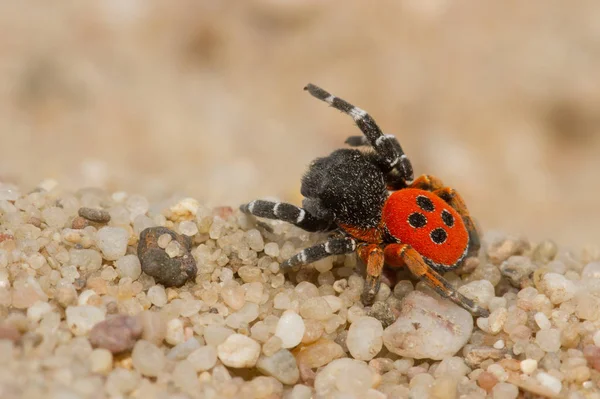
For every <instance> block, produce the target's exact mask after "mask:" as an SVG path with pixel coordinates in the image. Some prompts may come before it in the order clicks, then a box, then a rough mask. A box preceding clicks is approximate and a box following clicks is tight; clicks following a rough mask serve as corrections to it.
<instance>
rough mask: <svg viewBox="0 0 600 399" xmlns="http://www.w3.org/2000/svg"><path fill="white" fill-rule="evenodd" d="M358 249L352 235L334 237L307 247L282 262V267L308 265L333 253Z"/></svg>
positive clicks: (341, 253) (340, 253)
mask: <svg viewBox="0 0 600 399" xmlns="http://www.w3.org/2000/svg"><path fill="white" fill-rule="evenodd" d="M355 250H356V240H354V239H353V238H350V237H343V238H332V239H330V240H328V241H326V242H324V243H321V244H318V245H315V246H312V247H309V248H306V249H304V250H302V251H300V252H298V253H297V254H296V255H294V256H292V257H291V258H289V259H287V260H286V261H284V262H283V263H282V264H281V268H282V269H287V268H290V267H294V266H299V265H308V264H309V263H313V262H316V261H318V260H320V259H323V258H326V257H328V256H333V255H343V254H349V253H352V252H354V251H355Z"/></svg>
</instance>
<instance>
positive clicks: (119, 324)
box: [89, 315, 142, 354]
mask: <svg viewBox="0 0 600 399" xmlns="http://www.w3.org/2000/svg"><path fill="white" fill-rule="evenodd" d="M141 335H142V323H141V322H140V321H139V320H138V319H137V318H135V317H131V316H125V315H119V316H114V317H111V318H110V319H107V320H104V321H102V322H100V323H98V324H96V325H95V326H94V328H92V330H91V332H90V338H89V339H90V343H91V344H92V346H94V347H96V348H104V349H107V350H109V351H110V352H111V353H114V354H117V353H121V352H126V351H129V350H131V349H132V348H133V346H134V345H135V343H136V341H137V340H138V338H140V337H141Z"/></svg>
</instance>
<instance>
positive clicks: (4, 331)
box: [0, 323, 21, 362]
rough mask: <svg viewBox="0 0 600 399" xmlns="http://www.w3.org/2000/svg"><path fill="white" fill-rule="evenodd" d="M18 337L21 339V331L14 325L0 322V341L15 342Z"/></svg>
mask: <svg viewBox="0 0 600 399" xmlns="http://www.w3.org/2000/svg"><path fill="white" fill-rule="evenodd" d="M19 339H21V333H20V332H19V330H17V328H16V327H15V326H13V325H10V324H6V323H2V324H0V341H2V340H6V341H12V342H17V341H19ZM0 362H1V360H0Z"/></svg>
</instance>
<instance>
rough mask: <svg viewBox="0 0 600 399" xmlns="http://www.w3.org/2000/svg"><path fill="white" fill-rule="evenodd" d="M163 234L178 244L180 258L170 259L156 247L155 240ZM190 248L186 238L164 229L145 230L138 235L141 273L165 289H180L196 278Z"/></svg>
mask: <svg viewBox="0 0 600 399" xmlns="http://www.w3.org/2000/svg"><path fill="white" fill-rule="evenodd" d="M163 234H169V235H170V236H171V238H172V239H173V240H174V241H177V242H178V243H179V245H180V247H179V249H180V250H181V253H180V256H176V257H170V256H169V255H168V254H167V253H166V252H165V250H164V249H162V248H160V247H159V246H158V243H157V240H158V238H159V237H160V236H161V235H163ZM190 247H191V240H190V238H189V237H187V236H183V235H179V234H177V233H175V232H174V231H171V230H169V229H167V228H165V227H150V228H147V229H145V230H144V231H142V233H141V234H140V242H139V244H138V257H139V259H140V262H141V266H142V271H144V273H146V274H147V275H149V276H152V277H154V279H155V281H156V282H157V283H159V284H162V285H164V286H165V287H180V286H182V285H183V284H185V283H186V282H187V281H188V280H189V279H193V278H195V277H196V272H197V268H196V261H195V260H194V257H193V256H192V255H191V253H190V252H189V249H190Z"/></svg>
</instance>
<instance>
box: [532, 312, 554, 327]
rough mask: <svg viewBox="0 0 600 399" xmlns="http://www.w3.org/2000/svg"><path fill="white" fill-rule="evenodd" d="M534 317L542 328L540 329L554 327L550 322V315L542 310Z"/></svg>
mask: <svg viewBox="0 0 600 399" xmlns="http://www.w3.org/2000/svg"><path fill="white" fill-rule="evenodd" d="M533 318H534V320H535V323H536V324H537V325H538V327H539V328H540V330H548V329H550V327H552V323H550V320H548V317H546V315H545V314H543V313H542V312H537V313H536V314H535V315H534V316H533Z"/></svg>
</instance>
